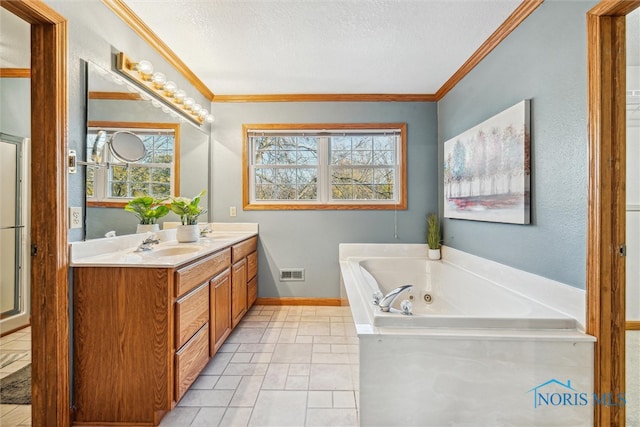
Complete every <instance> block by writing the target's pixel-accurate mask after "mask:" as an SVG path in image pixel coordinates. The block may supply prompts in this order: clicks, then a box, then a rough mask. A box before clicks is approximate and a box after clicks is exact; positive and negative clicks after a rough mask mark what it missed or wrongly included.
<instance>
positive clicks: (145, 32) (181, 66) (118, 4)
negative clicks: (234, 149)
mask: <svg viewBox="0 0 640 427" xmlns="http://www.w3.org/2000/svg"><path fill="white" fill-rule="evenodd" d="M102 2H103V3H104V4H105V5H106V6H107V7H108V8H109V9H111V10H112V11H113V13H115V14H116V15H117V16H118V17H119V18H120V19H122V20H123V21H124V22H125V23H126V24H127V25H129V27H131V29H132V30H133V31H135V32H136V33H137V34H138V35H139V36H140V37H142V39H144V41H146V42H147V43H149V45H150V46H151V47H152V48H153V49H155V50H156V51H157V52H158V53H159V54H160V55H162V57H163V58H164V59H166V60H167V62H169V64H171V65H172V66H173V67H174V68H175V69H176V70H178V71H179V72H180V74H182V75H183V76H184V77H185V78H186V79H187V80H188V81H189V83H191V84H192V85H193V86H194V87H195V88H196V89H197V90H198V92H200V93H201V94H202V95H203V96H204V97H205V98H207V99H208V100H210V101H211V100H212V99H213V92H211V90H210V89H209V88H208V87H207V85H205V84H204V83H203V82H202V80H200V79H199V78H198V76H196V75H195V73H194V72H193V71H191V69H190V68H189V67H187V65H186V64H185V63H184V62H183V61H182V60H181V59H180V58H179V57H178V55H176V54H175V52H174V51H172V50H171V49H170V48H169V46H167V44H166V43H165V42H163V41H162V40H161V39H160V37H158V35H157V34H156V33H154V32H153V30H151V28H149V26H148V25H147V24H146V23H145V22H144V21H143V20H142V19H140V17H139V16H138V15H136V14H135V13H134V12H133V10H131V8H129V6H127V5H126V4H125V3H124V2H123V1H122V0H102Z"/></svg>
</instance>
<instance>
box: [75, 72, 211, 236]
mask: <svg viewBox="0 0 640 427" xmlns="http://www.w3.org/2000/svg"><path fill="white" fill-rule="evenodd" d="M86 67H87V68H86V70H87V104H86V105H87V133H86V144H85V159H86V160H87V162H89V163H95V164H97V166H91V165H89V166H87V167H86V172H85V173H86V202H85V212H86V216H85V238H86V239H93V238H100V237H104V236H105V234H106V233H107V232H110V231H115V232H116V234H117V235H122V234H132V233H135V232H136V226H137V221H136V220H135V218H134V217H132V216H131V215H130V214H128V213H127V212H126V211H125V210H124V209H123V208H124V206H125V204H126V203H127V201H128V200H130V199H131V198H132V197H136V196H139V195H141V194H142V193H144V194H149V195H153V196H154V197H158V198H169V197H173V196H180V195H183V194H186V195H189V194H197V193H199V192H200V191H201V190H202V189H207V190H208V189H209V164H210V161H209V156H210V152H209V135H208V133H206V132H205V131H204V130H203V129H201V128H200V127H198V126H196V125H194V124H192V123H191V122H189V121H187V120H185V119H184V118H181V117H180V115H179V114H177V113H176V112H174V111H172V110H171V108H170V107H168V106H166V105H164V104H161V103H160V102H159V101H157V100H154V99H152V98H151V97H150V96H149V95H148V94H146V93H144V92H142V91H140V90H139V89H137V88H135V87H134V86H133V85H132V84H131V83H128V82H125V80H124V79H123V78H122V76H119V75H117V74H115V73H113V72H111V71H108V70H105V69H103V68H101V67H98V66H97V65H95V64H93V63H91V62H86ZM206 194H207V195H208V194H210V192H209V191H207V192H206ZM201 204H202V205H203V206H204V207H207V208H208V207H209V200H208V198H207V196H205V197H204V198H203V200H202V201H201ZM164 220H166V221H178V220H179V219H178V217H177V216H175V215H174V214H170V215H168V216H166V217H165V218H164ZM203 221H207V218H203Z"/></svg>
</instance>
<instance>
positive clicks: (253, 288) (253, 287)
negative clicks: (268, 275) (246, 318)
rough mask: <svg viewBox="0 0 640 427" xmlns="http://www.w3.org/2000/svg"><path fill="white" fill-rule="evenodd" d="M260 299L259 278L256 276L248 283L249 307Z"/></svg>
mask: <svg viewBox="0 0 640 427" xmlns="http://www.w3.org/2000/svg"><path fill="white" fill-rule="evenodd" d="M256 299H258V278H257V277H254V278H253V279H251V280H249V283H247V308H250V307H251V306H252V305H253V303H254V302H256Z"/></svg>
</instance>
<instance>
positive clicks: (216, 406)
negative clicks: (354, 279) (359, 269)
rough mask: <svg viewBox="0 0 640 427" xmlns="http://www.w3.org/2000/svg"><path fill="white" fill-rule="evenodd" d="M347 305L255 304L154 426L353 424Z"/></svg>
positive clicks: (354, 342) (353, 344)
mask: <svg viewBox="0 0 640 427" xmlns="http://www.w3.org/2000/svg"><path fill="white" fill-rule="evenodd" d="M358 358H359V355H358V338H357V336H356V332H355V328H354V325H353V320H352V318H351V312H350V311H349V307H300V306H278V307H275V306H254V307H253V308H252V309H251V310H250V311H249V313H247V315H246V316H245V317H244V319H243V320H242V322H241V323H240V324H239V325H238V327H237V328H236V329H235V330H234V331H233V333H232V334H231V336H229V338H228V339H227V341H226V342H225V344H224V345H223V346H222V348H221V349H220V351H219V352H218V353H217V354H216V355H215V356H214V358H213V359H212V360H211V362H210V363H209V364H208V365H207V367H206V368H205V369H204V370H203V372H202V374H201V375H200V377H198V379H197V380H196V382H194V384H193V385H192V386H191V389H190V390H189V391H188V392H187V393H186V394H185V396H184V397H183V398H182V400H181V401H180V402H179V403H178V406H177V407H176V408H175V409H174V410H173V411H171V412H170V413H169V414H168V415H167V416H166V417H165V418H164V419H163V420H162V423H161V424H160V425H161V426H163V427H168V426H176V427H187V426H207V427H215V426H233V427H240V426H264V427H266V426H278V427H284V426H331V427H337V426H357V425H358V413H357V405H358Z"/></svg>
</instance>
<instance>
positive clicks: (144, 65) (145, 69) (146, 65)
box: [135, 59, 153, 80]
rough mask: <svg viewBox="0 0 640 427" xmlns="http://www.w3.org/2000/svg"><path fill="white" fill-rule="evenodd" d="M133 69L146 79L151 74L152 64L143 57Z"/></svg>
mask: <svg viewBox="0 0 640 427" xmlns="http://www.w3.org/2000/svg"><path fill="white" fill-rule="evenodd" d="M135 70H136V71H137V72H139V73H140V74H142V76H143V77H144V78H145V80H148V77H149V76H150V75H151V74H153V64H152V63H151V62H149V61H147V60H144V59H143V60H142V61H140V62H138V63H137V64H136V65H135Z"/></svg>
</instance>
